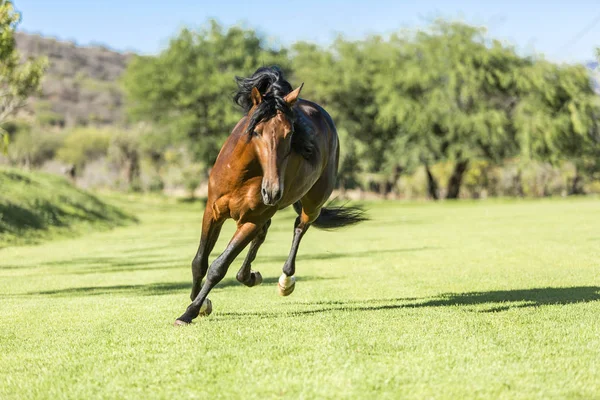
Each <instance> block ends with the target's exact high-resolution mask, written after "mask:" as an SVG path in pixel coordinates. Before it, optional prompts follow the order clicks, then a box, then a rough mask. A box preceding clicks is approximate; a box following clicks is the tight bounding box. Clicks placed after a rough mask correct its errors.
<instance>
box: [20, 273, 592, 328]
mask: <svg viewBox="0 0 600 400" xmlns="http://www.w3.org/2000/svg"><path fill="white" fill-rule="evenodd" d="M323 279H334V278H321V277H315V276H305V277H302V278H300V279H299V281H313V280H323ZM276 283H277V278H270V277H268V278H265V279H264V281H263V284H266V285H274V284H276ZM190 287H191V284H190V283H189V282H187V281H185V282H171V283H151V284H143V285H117V286H97V287H79V288H68V289H59V290H47V291H40V292H30V293H27V294H26V295H45V296H53V297H54V296H56V297H63V296H89V295H106V294H111V295H126V296H127V295H130V296H140V295H142V296H157V295H158V296H160V295H167V294H173V293H174V292H177V291H187V290H189V289H190ZM229 287H239V288H240V289H241V288H243V286H242V285H241V284H240V283H238V282H237V281H236V280H235V279H234V278H229V279H224V280H223V281H222V282H221V283H220V284H219V285H218V286H217V289H225V288H229ZM593 301H600V286H574V287H544V288H531V289H513V290H494V291H487V292H465V293H444V294H440V295H436V296H429V297H402V298H387V299H376V298H374V299H367V300H321V301H309V302H289V303H283V304H281V307H282V308H283V310H282V309H281V308H279V309H278V310H277V311H273V309H270V310H271V311H260V312H257V311H248V312H242V311H236V312H216V313H215V314H214V315H213V317H211V318H215V319H217V320H218V319H238V318H257V317H258V318H285V317H294V316H301V315H313V314H323V313H332V312H339V311H348V312H360V311H370V312H372V311H383V310H396V309H410V308H429V307H465V308H468V309H469V310H472V311H474V312H484V313H490V312H501V311H507V310H511V309H516V308H534V307H541V306H549V305H568V304H574V303H588V302H593Z"/></svg>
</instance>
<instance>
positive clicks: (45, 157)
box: [8, 127, 64, 168]
mask: <svg viewBox="0 0 600 400" xmlns="http://www.w3.org/2000/svg"><path fill="white" fill-rule="evenodd" d="M63 141H64V135H63V134H62V133H59V132H51V131H49V132H48V131H43V130H41V129H40V128H37V127H36V128H31V127H28V128H26V129H19V130H18V131H16V132H15V133H14V134H13V135H12V139H11V144H10V146H9V148H8V159H9V161H10V162H11V163H12V164H14V165H19V166H27V167H36V168H38V167H41V166H42V165H43V164H44V163H45V162H46V161H50V160H52V159H53V158H54V157H55V156H56V153H57V151H58V149H59V148H60V147H61V146H62V144H63Z"/></svg>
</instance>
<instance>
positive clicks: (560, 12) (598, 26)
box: [15, 0, 600, 63]
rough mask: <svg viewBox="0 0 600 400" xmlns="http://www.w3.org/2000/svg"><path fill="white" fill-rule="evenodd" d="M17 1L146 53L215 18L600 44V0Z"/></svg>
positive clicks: (295, 28)
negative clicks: (443, 22)
mask: <svg viewBox="0 0 600 400" xmlns="http://www.w3.org/2000/svg"><path fill="white" fill-rule="evenodd" d="M15 6H16V8H17V9H18V10H19V11H20V12H21V13H22V15H23V20H22V23H21V25H20V26H19V30H21V31H25V32H30V33H40V34H43V35H46V36H52V37H55V38H58V39H62V40H71V41H74V42H76V43H78V44H80V45H89V44H102V45H106V46H108V47H110V48H113V49H115V50H120V51H135V52H138V53H144V54H155V53H158V52H159V51H160V50H161V49H164V48H165V47H166V46H167V44H168V40H169V38H170V37H172V36H174V35H175V34H176V33H177V32H178V30H179V29H180V28H182V27H184V26H188V27H193V28H200V27H202V26H204V25H205V24H206V23H207V21H208V19H209V18H215V19H216V20H217V21H218V22H220V23H221V24H222V25H224V26H230V25H235V24H242V25H244V26H246V27H250V28H254V29H257V30H258V31H259V32H261V33H262V34H264V35H266V36H267V37H269V38H270V39H272V40H273V41H275V42H276V43H280V44H282V45H288V44H291V43H293V42H295V41H297V40H307V41H312V42H316V43H319V44H321V45H327V44H328V43H331V42H332V40H333V39H334V38H335V37H336V35H338V34H342V35H344V36H345V37H346V38H348V39H359V38H361V37H364V36H365V35H368V34H384V35H385V34H389V33H392V32H395V31H398V30H400V29H403V28H415V27H422V26H425V25H426V24H427V23H428V21H431V20H432V19H435V18H437V17H444V18H450V19H459V20H462V21H464V22H467V23H470V24H475V25H483V26H486V27H487V28H488V31H489V33H490V36H491V37H494V38H497V39H501V40H505V41H508V42H509V43H511V44H513V45H515V46H516V47H517V49H518V50H519V51H520V52H521V53H522V54H532V53H543V54H544V55H545V57H546V58H547V59H550V60H553V61H557V62H569V63H573V62H588V61H591V60H594V54H595V53H594V49H595V48H597V47H600V0H597V1H584V0H571V1H558V0H546V1H538V0H521V1H514V0H495V1H489V0H480V1H473V0H471V1H469V0H419V1H416V0H411V1H405V0H395V1H394V0H369V1H354V0H345V1H342V0H330V1H328V0H297V1H286V0H271V1H264V0H247V1H227V0H220V1H219V0H210V1H205V0H170V1H169V0H145V1H142V0H15Z"/></svg>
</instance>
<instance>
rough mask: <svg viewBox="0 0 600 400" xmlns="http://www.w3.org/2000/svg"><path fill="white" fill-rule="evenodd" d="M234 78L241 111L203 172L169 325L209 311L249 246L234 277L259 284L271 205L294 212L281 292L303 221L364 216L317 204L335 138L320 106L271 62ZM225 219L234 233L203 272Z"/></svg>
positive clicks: (330, 177) (329, 181)
mask: <svg viewBox="0 0 600 400" xmlns="http://www.w3.org/2000/svg"><path fill="white" fill-rule="evenodd" d="M237 83H238V87H239V90H238V93H237V94H236V96H235V101H236V102H237V103H238V104H239V105H240V106H241V107H242V108H243V109H244V111H245V113H246V115H245V116H244V117H243V118H242V119H241V120H240V121H239V122H238V124H237V125H236V126H235V128H234V129H233V132H232V133H231V135H230V136H229V138H228V139H227V141H226V142H225V144H224V145H223V147H222V148H221V151H220V153H219V155H218V157H217V160H216V162H215V164H214V167H213V168H212V170H211V172H210V177H209V186H208V201H207V204H206V209H205V211H204V219H203V221H202V236H201V239H200V245H199V247H198V251H197V253H196V256H195V257H194V260H193V261H192V278H193V282H192V294H191V299H192V304H190V306H189V307H188V308H187V310H186V311H185V313H184V314H183V315H182V316H181V317H179V318H178V319H177V320H176V321H175V325H185V324H189V323H191V322H192V320H193V319H194V318H196V317H197V316H198V315H200V314H202V315H208V314H210V313H211V311H212V305H211V303H210V300H208V298H207V296H208V293H209V292H210V290H211V289H212V288H213V287H214V286H215V285H216V284H217V283H219V281H221V279H223V277H224V276H225V274H226V273H227V270H228V268H229V266H230V265H231V263H232V262H233V261H234V259H235V258H236V257H237V255H238V254H240V252H241V251H242V250H243V249H244V248H245V247H246V246H247V245H248V244H250V250H249V251H248V255H247V256H246V259H245V260H244V262H243V264H242V267H241V268H240V270H239V272H238V273H237V280H238V281H240V282H241V283H243V284H244V285H246V286H256V285H259V284H260V283H261V282H262V276H261V275H260V273H259V272H258V271H253V270H251V269H250V267H251V264H252V262H253V261H254V258H255V257H256V253H257V251H258V249H259V247H260V246H261V244H262V243H263V242H264V240H265V237H266V236H267V230H268V229H269V225H270V224H271V217H273V215H274V214H275V213H276V212H277V211H278V210H281V209H283V208H285V207H288V206H290V205H293V206H294V209H295V210H296V212H297V213H298V218H296V222H295V224H294V237H293V240H292V248H291V250H290V253H289V257H288V259H287V261H286V262H285V264H284V266H283V274H282V275H281V277H280V278H279V284H278V290H279V294H281V295H283V296H287V295H289V294H291V293H292V291H293V290H294V287H295V278H294V273H295V269H296V254H297V252H298V246H299V245H300V240H301V239H302V236H303V235H304V234H305V233H306V230H307V229H308V227H309V226H310V225H314V226H315V227H317V228H322V229H330V228H337V227H342V226H346V225H350V224H354V223H357V222H360V221H363V220H365V219H366V218H365V217H364V215H363V212H362V210H361V209H359V208H356V207H347V208H342V207H335V208H332V207H327V208H325V207H324V204H325V202H326V201H327V199H328V198H329V196H330V195H331V192H332V191H333V189H334V186H335V183H336V177H337V170H338V160H339V141H338V135H337V131H336V129H335V125H334V123H333V121H332V119H331V117H330V116H329V114H327V112H326V111H325V110H324V109H323V108H321V107H320V106H318V105H317V104H315V103H312V102H310V101H306V100H303V99H300V98H299V97H298V96H299V95H300V91H301V90H302V85H300V87H298V88H297V89H295V90H292V87H291V85H290V84H289V83H288V82H287V81H286V80H285V79H284V77H283V74H282V73H281V71H280V70H279V69H278V68H277V67H268V68H267V67H265V68H259V69H258V70H257V71H256V72H255V73H254V74H253V75H252V76H251V77H249V78H237ZM228 218H233V219H234V220H235V221H236V222H237V230H236V232H235V234H234V235H233V238H232V239H231V241H230V242H229V245H228V246H227V248H226V249H225V251H224V252H223V253H222V254H221V255H220V256H219V257H218V258H217V259H215V260H214V261H213V263H212V264H211V266H210V270H209V268H208V256H209V254H210V252H211V251H212V249H213V247H214V246H215V243H216V241H217V238H218V236H219V232H220V230H221V226H222V225H223V222H224V221H225V220H226V219H228ZM207 273H208V274H207ZM205 275H206V281H205V282H204V284H201V282H202V279H203V278H204V276H205Z"/></svg>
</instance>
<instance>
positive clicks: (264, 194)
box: [262, 188, 267, 197]
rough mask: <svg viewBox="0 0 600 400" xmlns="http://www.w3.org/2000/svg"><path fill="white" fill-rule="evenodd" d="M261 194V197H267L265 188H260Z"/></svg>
mask: <svg viewBox="0 0 600 400" xmlns="http://www.w3.org/2000/svg"><path fill="white" fill-rule="evenodd" d="M262 195H263V197H267V189H265V188H262Z"/></svg>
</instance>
